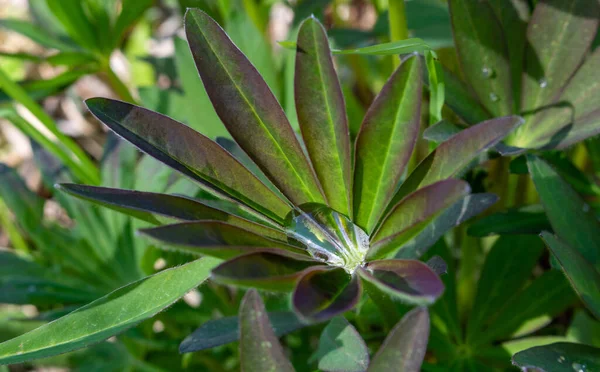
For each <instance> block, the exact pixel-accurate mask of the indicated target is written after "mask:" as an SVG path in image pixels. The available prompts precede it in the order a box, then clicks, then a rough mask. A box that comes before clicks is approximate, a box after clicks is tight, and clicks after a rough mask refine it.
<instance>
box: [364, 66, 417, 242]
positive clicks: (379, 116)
mask: <svg viewBox="0 0 600 372" xmlns="http://www.w3.org/2000/svg"><path fill="white" fill-rule="evenodd" d="M421 64H422V63H421V61H420V59H419V58H416V57H412V58H409V59H408V60H406V61H404V62H403V63H402V64H401V65H400V66H399V67H398V69H397V70H396V72H394V74H393V75H392V76H391V77H390V78H389V80H388V81H387V83H386V84H385V86H384V87H383V88H382V90H381V92H380V93H379V95H378V96H377V97H376V98H375V101H374V102H373V104H372V105H371V107H370V108H369V110H368V111H367V114H366V115H365V118H364V120H363V123H362V125H361V128H360V131H359V133H358V137H357V139H356V153H355V164H354V220H355V222H356V224H357V225H359V226H361V227H362V228H363V229H365V231H366V232H367V234H370V233H371V232H372V231H373V229H374V228H375V226H376V224H377V222H378V221H379V219H380V218H381V215H382V214H383V213H384V211H385V208H386V206H387V205H388V203H389V201H390V199H391V198H392V196H393V193H394V191H395V190H396V186H397V184H398V181H399V180H400V177H401V176H402V173H403V172H404V168H405V167H406V165H407V163H408V161H409V159H410V156H411V154H412V151H413V148H414V146H415V143H416V139H417V135H418V132H419V120H420V116H421V110H420V105H421V80H420V76H421V68H422V67H421Z"/></svg>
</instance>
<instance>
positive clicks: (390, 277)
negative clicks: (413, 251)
mask: <svg viewBox="0 0 600 372" xmlns="http://www.w3.org/2000/svg"><path fill="white" fill-rule="evenodd" d="M359 273H360V276H361V277H362V278H363V279H364V280H367V281H369V282H370V283H371V284H373V285H375V286H376V287H377V288H379V289H380V290H382V291H384V292H385V293H387V294H388V295H390V296H392V297H393V298H397V299H399V300H401V301H404V302H406V303H410V304H415V305H428V304H431V303H433V302H434V301H435V300H436V299H437V298H438V297H439V296H441V295H442V293H443V292H444V284H443V283H442V281H441V280H440V278H439V277H438V276H437V274H436V273H435V272H433V270H431V268H429V266H427V265H426V264H424V263H423V262H420V261H416V260H379V261H371V262H369V263H368V264H367V265H366V266H365V267H364V268H360V269H359Z"/></svg>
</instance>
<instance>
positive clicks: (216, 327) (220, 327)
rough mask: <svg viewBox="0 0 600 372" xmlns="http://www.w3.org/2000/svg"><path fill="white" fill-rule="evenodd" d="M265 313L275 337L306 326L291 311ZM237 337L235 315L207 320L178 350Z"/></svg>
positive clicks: (210, 344) (184, 351) (218, 344)
mask: <svg viewBox="0 0 600 372" xmlns="http://www.w3.org/2000/svg"><path fill="white" fill-rule="evenodd" d="M267 315H268V317H269V321H270V322H271V326H272V327H273V331H274V332H275V335H276V336H277V337H281V336H283V335H285V334H288V333H290V332H293V331H295V330H297V329H300V328H303V327H305V326H306V324H304V323H302V322H301V321H300V319H298V317H297V316H296V314H294V313H293V312H291V311H274V312H269V313H267ZM239 338H240V327H239V318H238V317H237V316H229V317H225V318H220V319H214V320H209V321H208V322H206V323H204V324H202V325H201V326H200V328H198V329H196V330H195V331H194V332H193V333H192V334H191V335H189V336H187V337H186V338H185V340H183V342H182V343H181V344H180V345H179V352H180V353H191V352H194V351H201V350H206V349H210V348H213V347H216V346H221V345H225V344H228V343H230V342H234V341H237V340H239Z"/></svg>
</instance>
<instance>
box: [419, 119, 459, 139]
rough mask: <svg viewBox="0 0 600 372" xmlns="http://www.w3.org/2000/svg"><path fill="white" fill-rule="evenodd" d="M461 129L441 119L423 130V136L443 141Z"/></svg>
mask: <svg viewBox="0 0 600 372" xmlns="http://www.w3.org/2000/svg"><path fill="white" fill-rule="evenodd" d="M461 130H462V128H460V127H459V126H457V125H455V124H454V123H452V122H450V121H448V120H446V119H443V120H442V121H439V122H437V123H435V124H434V125H431V126H429V127H428V128H427V129H425V131H423V138H425V139H426V140H428V141H433V142H438V143H440V142H444V141H446V140H448V139H450V137H452V136H454V135H455V134H457V133H459V132H460V131H461Z"/></svg>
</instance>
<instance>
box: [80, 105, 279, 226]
mask: <svg viewBox="0 0 600 372" xmlns="http://www.w3.org/2000/svg"><path fill="white" fill-rule="evenodd" d="M86 103H87V105H88V107H89V109H90V111H92V113H93V114H94V115H96V117H98V119H100V120H101V121H102V122H103V123H104V124H106V125H107V126H108V127H109V128H111V129H112V130H113V131H115V132H116V133H117V134H119V135H120V136H122V137H124V138H125V139H127V140H128V141H130V142H132V143H133V144H134V145H136V146H137V147H138V148H140V149H141V150H142V151H144V152H146V153H148V155H151V156H153V157H154V158H156V159H158V160H160V161H161V162H163V163H165V164H167V165H168V166H170V167H171V168H173V169H175V170H177V171H179V172H181V173H183V174H184V175H186V176H188V177H190V178H192V179H194V180H196V181H198V182H200V183H202V184H209V185H211V186H212V187H216V188H217V189H219V190H222V191H224V192H225V193H227V194H228V195H231V196H232V197H234V198H236V199H238V200H240V201H242V202H243V203H245V204H247V205H249V206H251V207H253V208H254V209H256V210H258V211H261V212H263V213H265V214H266V215H268V216H270V217H272V218H275V219H278V220H280V221H281V220H282V219H283V218H285V216H286V214H287V213H288V211H289V209H290V208H289V206H288V205H287V204H286V203H285V202H284V201H283V200H281V199H280V198H278V197H277V196H276V195H275V194H274V193H273V192H272V191H271V190H269V188H268V187H266V186H265V185H264V184H262V183H261V182H260V181H259V180H258V179H257V178H256V177H255V176H254V175H253V174H252V173H250V171H248V170H247V169H246V168H245V167H244V166H243V165H241V164H240V163H239V162H238V161H237V160H235V158H233V157H232V156H231V155H230V154H229V153H228V152H227V151H225V150H224V149H223V148H222V147H221V146H219V145H217V144H216V143H215V142H213V141H211V140H210V139H208V138H207V137H205V136H203V135H202V134H200V133H198V132H196V131H194V130H193V129H191V128H189V127H187V126H185V125H183V124H181V123H178V122H176V121H174V120H172V119H170V118H168V117H166V116H163V115H160V114H158V113H155V112H152V111H149V110H146V109H143V108H141V107H138V106H134V105H131V104H129V103H125V102H120V101H115V100H110V99H106V98H92V99H89V100H87V101H86Z"/></svg>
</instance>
